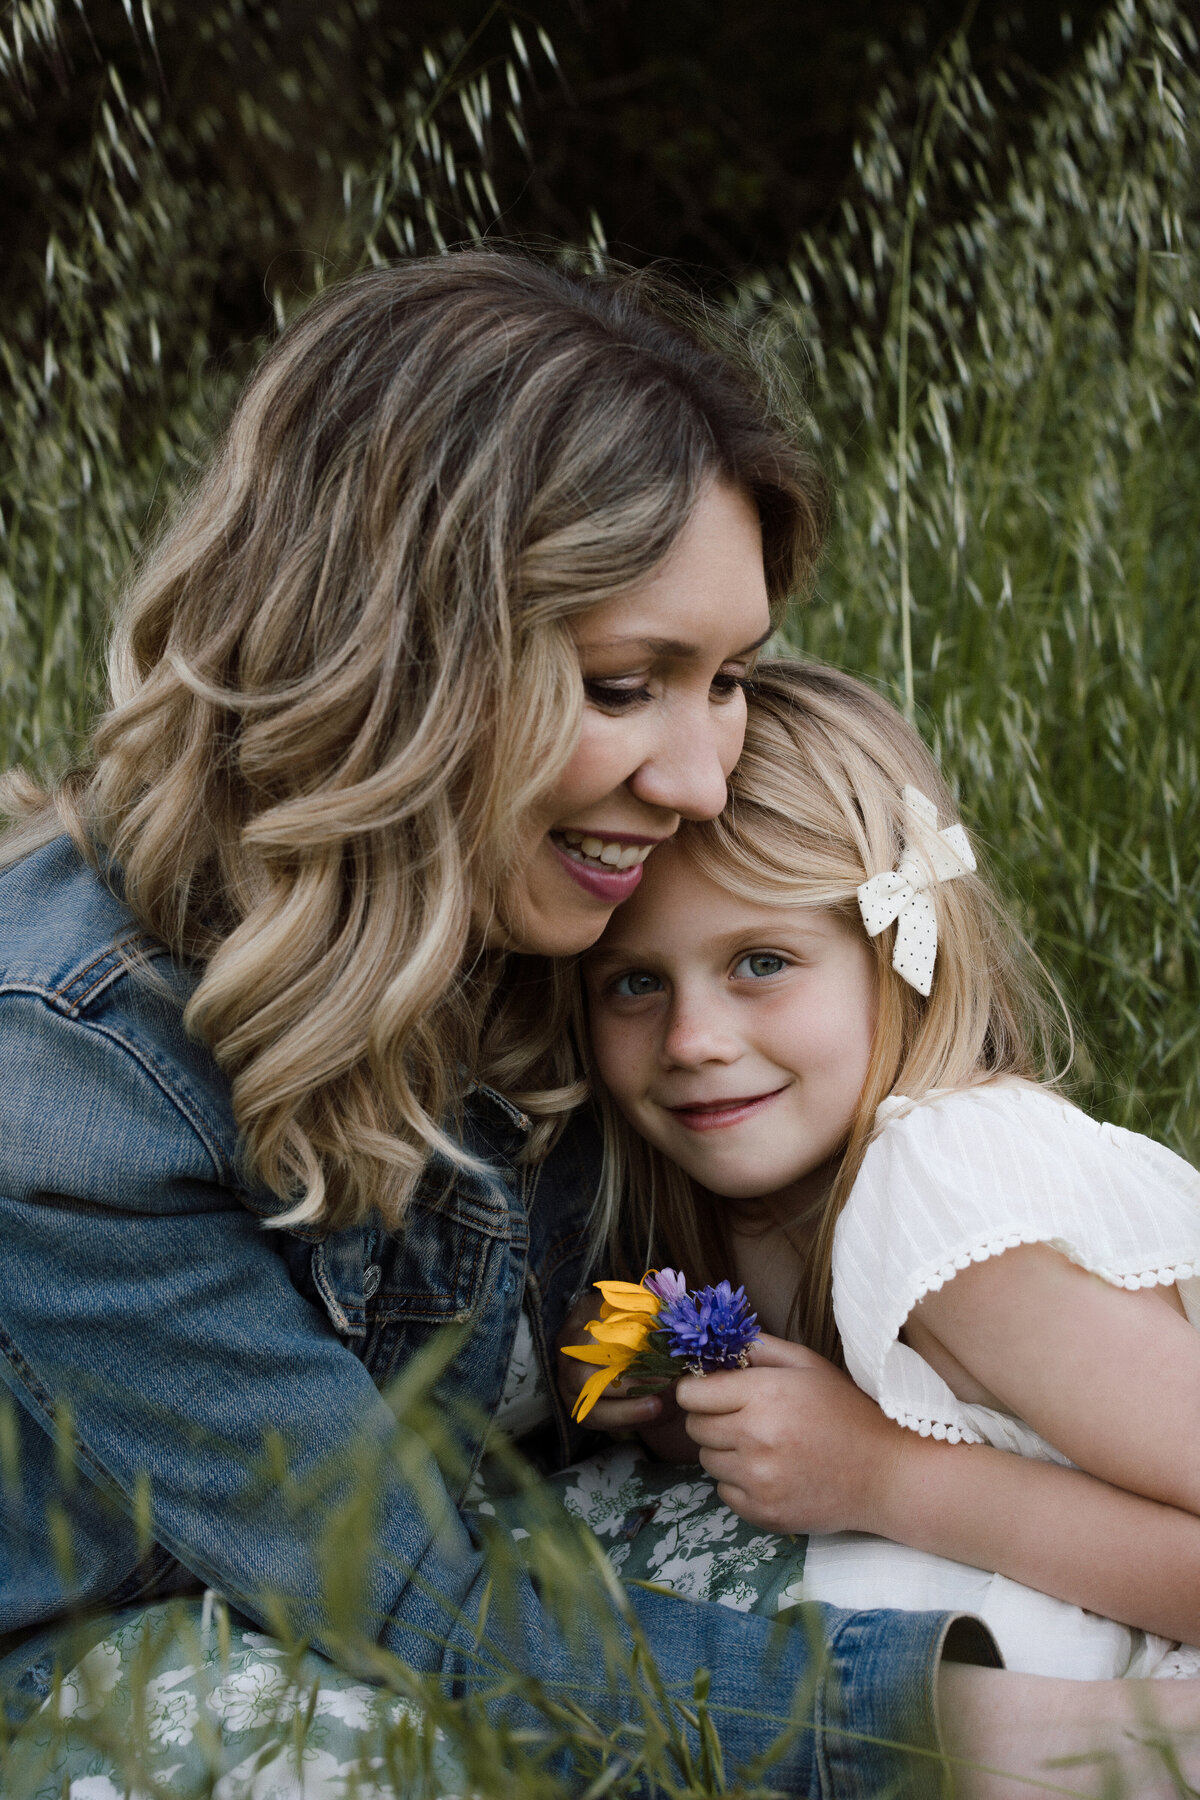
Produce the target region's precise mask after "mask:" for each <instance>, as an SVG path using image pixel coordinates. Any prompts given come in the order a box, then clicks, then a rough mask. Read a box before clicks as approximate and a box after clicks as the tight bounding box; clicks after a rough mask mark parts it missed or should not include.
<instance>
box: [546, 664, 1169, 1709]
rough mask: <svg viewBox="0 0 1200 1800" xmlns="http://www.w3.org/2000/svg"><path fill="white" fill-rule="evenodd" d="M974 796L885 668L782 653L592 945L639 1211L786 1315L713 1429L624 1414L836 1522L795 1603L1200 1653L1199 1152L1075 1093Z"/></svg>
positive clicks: (700, 1413)
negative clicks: (965, 823) (700, 821)
mask: <svg viewBox="0 0 1200 1800" xmlns="http://www.w3.org/2000/svg"><path fill="white" fill-rule="evenodd" d="M955 817H956V813H955V804H954V801H953V799H952V797H951V795H950V794H949V792H948V790H947V788H946V786H945V784H944V782H943V781H942V780H941V778H940V776H939V774H938V772H937V770H936V768H935V765H934V763H933V760H932V758H931V757H930V755H929V754H928V752H927V751H926V750H925V748H924V746H923V745H922V744H921V742H920V740H919V739H918V737H917V736H916V734H915V733H914V732H913V731H912V730H910V728H909V727H908V726H907V725H906V724H905V723H904V721H903V720H902V719H901V718H900V717H899V715H898V714H897V713H896V712H895V711H894V710H893V709H892V708H891V707H890V706H888V705H887V704H886V703H885V702H884V701H883V700H881V699H880V698H879V697H878V696H877V695H876V694H875V693H873V692H872V691H871V690H870V689H869V688H867V687H865V686H863V685H862V684H861V683H859V682H856V681H854V680H852V679H851V678H849V677H847V676H844V675H840V674H838V673H836V672H834V671H832V670H829V669H823V668H818V667H812V666H804V665H800V664H773V665H769V666H768V667H767V668H766V669H764V670H763V671H761V672H760V674H759V675H758V676H756V678H755V683H754V693H753V696H752V703H751V708H750V722H749V727H748V731H747V737H746V748H745V752H744V754H743V757H742V760H741V762H740V763H739V765H738V768H737V770H736V772H735V775H734V777H733V780H732V783H731V797H730V803H729V805H728V806H727V808H726V810H725V812H724V813H723V814H722V816H721V817H720V818H719V819H718V820H717V821H716V822H715V823H710V824H704V825H695V826H691V825H688V826H685V827H684V828H683V830H682V831H681V833H680V835H679V841H678V844H677V845H672V846H670V847H668V848H666V849H665V850H664V851H662V852H660V854H659V857H658V858H657V859H656V861H655V863H654V866H653V868H652V869H650V870H648V872H647V875H646V878H645V880H644V882H643V884H642V886H641V888H640V889H639V892H638V894H637V895H636V897H635V898H634V899H633V900H632V901H631V902H630V903H629V904H628V905H626V906H624V907H622V908H621V909H620V910H619V912H617V913H616V914H615V915H614V917H613V919H612V921H611V923H610V925H609V927H608V929H607V930H606V932H605V934H604V936H603V938H602V939H601V941H600V943H599V945H598V946H597V948H596V949H595V950H593V951H591V952H589V953H588V955H587V957H586V959H585V971H586V997H587V998H586V1004H587V1010H588V1015H589V1030H590V1041H591V1047H592V1054H593V1056H594V1060H595V1070H596V1073H597V1074H598V1075H599V1077H600V1080H601V1081H602V1083H603V1084H604V1088H605V1089H606V1090H607V1093H606V1094H602V1095H601V1097H600V1104H601V1109H602V1113H603V1116H604V1119H605V1125H606V1135H607V1170H606V1195H607V1202H608V1216H609V1219H610V1222H611V1223H612V1225H613V1226H614V1227H615V1226H616V1225H617V1224H619V1225H620V1230H621V1238H622V1241H623V1242H624V1243H625V1244H636V1245H638V1246H639V1247H640V1246H652V1247H653V1249H654V1252H655V1257H656V1259H661V1260H663V1261H669V1262H672V1263H675V1264H678V1265H679V1266H681V1267H682V1268H683V1269H685V1270H686V1271H687V1274H688V1277H689V1281H690V1283H691V1284H692V1285H696V1284H699V1283H700V1282H703V1281H715V1280H718V1279H720V1278H721V1277H723V1276H726V1275H728V1276H730V1277H732V1278H733V1279H734V1280H735V1281H742V1282H744V1283H745V1285H746V1288H747V1292H748V1295H749V1297H750V1300H751V1302H752V1303H753V1304H754V1305H755V1306H756V1307H757V1309H758V1313H759V1318H760V1322H761V1324H762V1325H763V1326H764V1328H765V1331H766V1332H767V1333H769V1334H770V1335H766V1336H764V1337H763V1339H762V1340H761V1341H760V1343H759V1345H758V1346H756V1348H755V1349H754V1351H752V1353H751V1356H752V1362H751V1366H750V1367H749V1368H747V1369H745V1370H734V1371H730V1372H728V1373H722V1374H716V1375H710V1376H707V1377H704V1378H703V1379H700V1378H696V1377H690V1378H685V1379H684V1380H682V1381H681V1382H680V1383H679V1384H678V1387H677V1390H676V1395H677V1402H678V1407H679V1408H680V1409H682V1420H681V1423H682V1424H683V1425H684V1426H685V1427H686V1437H682V1439H681V1433H680V1430H679V1424H678V1423H676V1425H675V1426H674V1427H672V1424H671V1421H670V1418H669V1416H668V1414H669V1412H670V1411H671V1410H672V1409H671V1408H670V1405H669V1403H668V1405H667V1406H666V1407H664V1403H663V1402H662V1401H661V1400H656V1399H653V1398H649V1399H639V1400H630V1399H614V1400H610V1401H608V1402H607V1403H605V1402H602V1403H601V1405H600V1406H598V1407H597V1408H596V1411H595V1413H594V1415H593V1422H595V1423H597V1424H600V1425H603V1426H606V1427H608V1428H616V1427H618V1426H622V1425H623V1426H629V1425H632V1424H636V1425H639V1426H640V1427H641V1428H643V1430H644V1433H645V1435H646V1436H647V1437H648V1438H649V1439H650V1441H651V1444H652V1446H654V1447H656V1448H657V1449H658V1450H659V1452H660V1454H661V1453H664V1452H666V1453H668V1454H670V1453H671V1452H672V1450H673V1451H674V1453H675V1454H688V1453H690V1454H691V1455H695V1453H696V1451H697V1450H698V1451H699V1456H700V1461H701V1463H702V1464H703V1465H704V1468H705V1469H706V1470H707V1471H708V1472H709V1474H710V1475H712V1476H713V1477H715V1478H716V1480H717V1482H718V1484H719V1485H718V1489H717V1492H718V1495H719V1497H720V1499H721V1500H722V1501H723V1502H725V1503H726V1504H727V1505H728V1506H729V1507H730V1508H732V1509H733V1510H734V1512H736V1513H737V1514H739V1515H740V1516H741V1518H743V1519H744V1520H747V1521H749V1522H750V1523H751V1524H753V1525H756V1526H759V1527H763V1526H766V1527H769V1528H770V1530H771V1531H772V1532H777V1533H788V1532H794V1533H803V1532H814V1533H824V1534H825V1535H821V1536H813V1537H812V1538H810V1540H809V1543H808V1547H807V1555H806V1558H805V1560H804V1565H803V1575H802V1578H801V1579H800V1580H799V1581H798V1582H793V1583H792V1584H791V1586H789V1587H788V1588H787V1589H786V1590H785V1593H784V1594H783V1595H782V1596H781V1595H779V1594H776V1596H775V1599H776V1602H777V1603H782V1599H783V1598H786V1599H794V1598H798V1597H804V1598H808V1599H818V1600H825V1601H831V1602H835V1603H836V1604H838V1605H842V1606H851V1607H855V1606H857V1607H869V1606H898V1607H907V1608H912V1609H914V1610H922V1609H926V1608H930V1607H951V1606H952V1607H958V1608H961V1609H962V1610H964V1611H968V1612H973V1613H975V1614H977V1615H979V1616H981V1617H983V1618H984V1620H985V1621H986V1622H987V1623H988V1624H989V1625H990V1627H991V1629H992V1630H993V1632H994V1634H995V1636H996V1638H997V1640H998V1641H999V1643H1000V1646H1001V1649H1002V1650H1003V1652H1004V1654H1005V1658H1006V1662H1007V1664H1008V1666H1009V1667H1010V1668H1012V1669H1019V1670H1024V1671H1026V1672H1036V1673H1046V1674H1058V1675H1074V1676H1078V1677H1110V1676H1115V1675H1138V1674H1158V1675H1165V1674H1172V1675H1184V1674H1195V1673H1198V1672H1200V1652H1198V1651H1196V1650H1190V1649H1188V1648H1187V1647H1186V1646H1187V1644H1188V1643H1189V1642H1200V1517H1198V1516H1197V1515H1200V1337H1198V1336H1197V1332H1196V1330H1195V1329H1194V1327H1197V1326H1200V1176H1198V1175H1197V1174H1196V1172H1195V1171H1194V1170H1193V1169H1192V1168H1190V1167H1189V1166H1188V1164H1186V1163H1185V1162H1183V1161H1182V1160H1181V1159H1180V1158H1179V1157H1177V1156H1175V1155H1173V1154H1172V1153H1171V1152H1170V1151H1169V1150H1166V1149H1164V1148H1163V1147H1162V1146H1161V1145H1158V1144H1156V1143H1154V1142H1152V1141H1151V1140H1150V1139H1148V1138H1144V1137H1140V1136H1137V1135H1135V1134H1134V1133H1131V1132H1128V1131H1124V1130H1120V1129H1117V1128H1115V1127H1113V1126H1111V1125H1099V1124H1097V1123H1096V1122H1095V1121H1093V1120H1092V1119H1090V1118H1088V1117H1087V1115H1086V1114H1084V1113H1082V1112H1081V1111H1079V1110H1078V1109H1077V1108H1076V1107H1074V1106H1072V1105H1071V1104H1070V1103H1069V1102H1068V1101H1067V1100H1066V1099H1064V1098H1063V1097H1062V1095H1061V1094H1060V1093H1059V1092H1058V1091H1057V1090H1056V1087H1055V1081H1054V1077H1053V1075H1052V1073H1051V1071H1050V1042H1051V1031H1050V1022H1051V1015H1050V1014H1049V1011H1048V1009H1047V1008H1046V1007H1045V1006H1044V1004H1043V1003H1042V1001H1041V1000H1040V997H1039V991H1038V984H1037V982H1036V980H1035V979H1034V977H1033V967H1034V965H1033V962H1032V958H1030V957H1029V956H1028V955H1027V954H1026V953H1025V951H1024V949H1023V946H1022V943H1021V940H1020V937H1019V934H1018V933H1017V932H1016V931H1015V929H1014V928H1013V927H1012V925H1011V924H1010V923H1009V921H1007V920H1006V918H1005V917H1004V914H1003V911H1002V909H1001V908H1000V907H999V906H998V904H997V902H996V900H995V899H994V897H993V896H992V895H991V893H990V892H989V890H988V887H987V885H986V883H985V882H984V880H983V879H982V878H981V877H980V876H979V875H978V874H977V873H976V870H975V860H974V856H973V854H972V850H971V847H970V844H969V842H968V840H967V838H966V834H965V832H964V831H963V829H962V827H961V826H960V825H958V824H956V823H953V821H954V820H955ZM618 1208H619V1212H618ZM801 1345H805V1346H809V1348H808V1349H802V1348H800V1346H801ZM814 1351H815V1352H819V1353H820V1355H819V1356H817V1355H814V1354H813V1352H814ZM822 1359H831V1360H832V1362H841V1363H844V1366H845V1368H846V1369H847V1370H848V1372H849V1374H850V1375H851V1376H852V1377H853V1378H854V1380H855V1382H856V1383H857V1384H858V1386H859V1388H861V1389H862V1390H863V1393H864V1394H865V1395H869V1396H870V1398H871V1400H872V1401H874V1402H876V1403H877V1405H878V1408H879V1409H880V1412H879V1414H878V1415H877V1416H878V1421H879V1430H878V1432H877V1434H876V1446H877V1455H876V1456H875V1458H873V1459H872V1458H870V1457H868V1458H866V1459H864V1458H863V1457H862V1456H861V1455H860V1454H858V1452H857V1451H856V1452H855V1453H854V1455H853V1456H848V1464H852V1465H853V1466H852V1467H848V1468H847V1469H844V1470H830V1469H827V1468H825V1467H822V1466H820V1465H819V1464H818V1465H816V1466H814V1459H813V1458H812V1457H811V1456H810V1454H809V1450H808V1445H807V1442H806V1418H811V1417H812V1416H814V1414H813V1409H814V1407H819V1406H820V1405H821V1404H822V1395H823V1393H824V1391H825V1389H826V1388H828V1385H829V1383H830V1382H836V1381H838V1380H839V1379H843V1380H844V1377H839V1376H838V1375H837V1374H836V1373H835V1371H834V1369H833V1368H832V1367H831V1366H830V1362H829V1361H823V1360H822ZM573 1367H574V1368H575V1369H576V1370H578V1365H577V1364H576V1365H573ZM565 1379H566V1380H569V1381H570V1382H571V1383H572V1384H574V1385H578V1381H579V1379H580V1375H572V1376H571V1377H569V1378H565ZM864 1405H865V1402H864ZM656 1415H657V1422H656V1423H654V1424H653V1425H650V1424H649V1421H651V1420H654V1419H655V1418H656ZM885 1415H886V1416H885ZM889 1421H892V1422H894V1423H889ZM918 1436H920V1437H924V1438H928V1437H930V1436H932V1437H933V1438H936V1439H942V1440H945V1451H944V1454H943V1456H942V1457H941V1460H940V1461H939V1460H937V1459H934V1462H933V1464H931V1462H930V1459H929V1457H928V1455H927V1454H923V1455H922V1457H921V1458H920V1459H914V1458H913V1457H912V1456H911V1455H910V1454H909V1453H908V1446H910V1445H914V1444H915V1443H916V1441H917V1437H918ZM989 1445H990V1446H994V1449H993V1450H989V1449H987V1448H979V1449H968V1448H966V1446H989ZM683 1446H686V1449H685V1448H684V1447H683ZM921 1448H922V1452H927V1451H928V1448H929V1447H928V1446H922V1447H921ZM999 1452H1009V1453H1015V1455H1012V1454H1009V1455H1003V1454H998V1453H999ZM1018 1459H1033V1461H1032V1462H1030V1461H1019V1460H1018ZM1051 1462H1055V1463H1059V1464H1066V1465H1067V1466H1068V1468H1070V1466H1071V1465H1074V1469H1075V1470H1076V1471H1078V1473H1073V1474H1072V1475H1071V1476H1070V1477H1068V1480H1067V1484H1066V1486H1065V1487H1064V1481H1063V1477H1062V1474H1061V1471H1051V1470H1049V1469H1048V1468H1046V1467H1045V1465H1046V1464H1047V1463H1051ZM1047 1477H1049V1479H1046V1478H1047ZM1072 1483H1073V1484H1074V1485H1072ZM1064 1501H1065V1504H1064ZM845 1527H853V1528H856V1529H851V1530H846V1529H843V1528H845ZM694 1528H695V1527H694V1526H693V1529H694ZM673 1529H674V1530H675V1531H676V1533H677V1534H678V1533H679V1532H682V1533H683V1534H684V1535H685V1536H686V1534H687V1532H688V1530H689V1526H688V1523H687V1521H686V1520H685V1521H683V1522H682V1523H681V1524H677V1525H675V1526H674V1527H673ZM706 1529H708V1530H709V1531H710V1534H711V1529H712V1528H711V1525H710V1526H709V1527H707V1528H706ZM891 1539H896V1540H901V1541H898V1542H891V1541H887V1540H891ZM939 1553H940V1554H939ZM949 1558H956V1559H958V1560H954V1561H951V1560H948V1559H949ZM968 1565H974V1566H968ZM987 1570H995V1571H999V1573H996V1574H988V1573H984V1572H981V1571H987ZM1085 1608H1086V1609H1088V1610H1086V1611H1085V1610H1084V1609H1085ZM1098 1615H1099V1616H1098Z"/></svg>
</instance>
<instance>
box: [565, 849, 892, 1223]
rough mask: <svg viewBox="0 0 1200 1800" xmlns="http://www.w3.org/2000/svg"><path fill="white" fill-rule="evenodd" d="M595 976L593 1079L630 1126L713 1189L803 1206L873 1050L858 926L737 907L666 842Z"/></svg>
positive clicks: (591, 998)
mask: <svg viewBox="0 0 1200 1800" xmlns="http://www.w3.org/2000/svg"><path fill="white" fill-rule="evenodd" d="M585 970H586V980H587V991H588V1004H589V1014H590V1020H591V1037H592V1046H593V1051H594V1054H595V1057H596V1063H597V1067H598V1071H599V1074H600V1076H601V1078H602V1079H603V1081H604V1083H605V1085H606V1086H607V1087H608V1089H609V1091H610V1092H611V1093H612V1095H613V1097H614V1099H615V1100H616V1102H617V1104H618V1106H619V1107H620V1108H621V1111H622V1112H623V1113H624V1115H625V1117H626V1118H627V1119H628V1121H629V1123H630V1124H631V1125H632V1126H633V1128H634V1129H635V1130H636V1131H638V1132H639V1133H640V1134H641V1135H642V1136H643V1137H644V1138H646V1139H648V1140H649V1142H650V1143H652V1144H655V1145H656V1146H657V1147H658V1148H659V1149H660V1150H662V1151H663V1152H664V1153H665V1154H666V1155H667V1156H669V1157H670V1158H671V1159H672V1161H673V1162H676V1163H678V1164H679V1165H680V1167H681V1168H683V1169H685V1170H686V1171H687V1173H688V1174H689V1175H691V1176H692V1177H693V1178H694V1179H695V1180H696V1181H699V1182H700V1183H701V1184H702V1185H703V1186H704V1187H706V1188H708V1189H709V1190H710V1191H711V1192H713V1193H717V1194H724V1195H727V1196H729V1197H730V1198H734V1199H751V1198H754V1199H759V1198H766V1197H768V1196H777V1197H779V1198H780V1200H781V1201H783V1202H784V1203H787V1202H788V1201H789V1200H794V1201H795V1202H796V1203H797V1204H802V1203H803V1201H804V1200H805V1199H806V1198H808V1190H807V1187H806V1178H809V1177H812V1178H814V1179H818V1178H820V1179H821V1180H823V1179H824V1175H823V1171H824V1170H825V1166H826V1165H827V1164H828V1163H829V1161H830V1159H831V1158H832V1157H833V1156H835V1155H836V1153H837V1152H838V1150H839V1149H840V1148H841V1146H842V1144H843V1143H844V1142H845V1139H846V1135H847V1133H848V1131H849V1129H850V1126H851V1124H852V1122H853V1118H854V1114H855V1111H856V1109H857V1106H858V1100H859V1095H860V1094H861V1092H862V1087H863V1082H864V1081H865V1079H866V1074H867V1068H868V1065H869V1062H870V1057H871V1045H872V1040H873V1037H874V1032H875V1020H876V1008H877V992H876V977H875V957H874V952H873V951H872V948H871V946H870V944H869V943H868V941H867V938H866V936H865V934H864V933H863V931H862V930H861V929H860V928H859V927H858V926H857V924H854V923H849V922H847V921H844V920H843V919H842V918H841V917H840V916H839V915H837V914H835V913H833V912H829V911H825V910H822V909H816V908H811V907H787V906H759V905H755V904H752V903H749V902H747V901H745V900H741V899H738V898H736V897H735V896H733V895H732V894H729V893H727V892H726V891H725V890H724V889H723V888H720V887H717V886H716V885H715V884H714V883H713V882H711V881H709V880H708V879H707V878H706V877H705V876H704V875H702V874H701V873H700V872H699V870H698V869H697V868H696V867H695V865H694V863H693V862H692V861H691V859H690V857H689V856H688V855H687V852H686V849H685V848H684V847H682V846H680V845H677V844H671V845H665V846H664V847H663V848H662V849H660V850H658V851H656V852H655V854H654V856H653V857H652V858H651V860H650V863H649V864H648V865H647V868H646V875H645V878H644V880H643V882H642V885H641V887H640V888H639V890H638V892H637V893H636V894H635V895H634V897H633V899H631V900H630V901H629V902H628V903H627V904H626V905H625V906H623V907H622V908H621V909H620V911H619V912H618V913H616V914H615V915H614V917H613V920H612V922H611V923H610V925H609V927H608V929H607V931H606V932H605V934H604V936H603V937H602V939H601V940H600V943H599V944H598V945H597V946H596V948H595V950H593V951H591V952H590V953H589V955H588V957H587V959H586V962H585ZM808 1185H809V1186H811V1183H809V1184H808Z"/></svg>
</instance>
